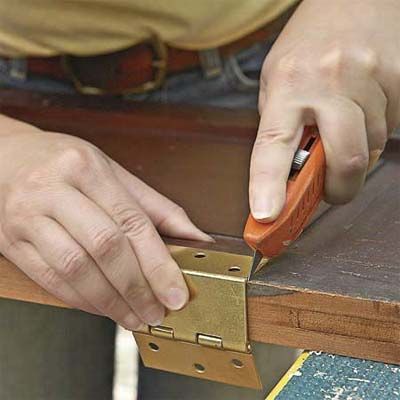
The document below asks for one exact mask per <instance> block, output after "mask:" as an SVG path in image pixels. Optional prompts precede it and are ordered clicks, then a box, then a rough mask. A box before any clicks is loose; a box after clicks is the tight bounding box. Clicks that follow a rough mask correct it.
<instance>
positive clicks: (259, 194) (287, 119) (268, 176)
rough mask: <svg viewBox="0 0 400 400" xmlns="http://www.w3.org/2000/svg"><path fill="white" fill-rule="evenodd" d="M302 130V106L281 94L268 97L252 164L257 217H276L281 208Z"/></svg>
mask: <svg viewBox="0 0 400 400" xmlns="http://www.w3.org/2000/svg"><path fill="white" fill-rule="evenodd" d="M302 131H303V112H302V109H301V108H300V107H298V106H296V105H295V104H293V105H291V104H290V103H289V101H287V99H284V98H281V97H280V96H279V95H276V96H275V95H274V96H273V97H272V96H271V97H270V98H269V99H267V100H266V101H265V103H264V108H263V110H262V114H261V120H260V125H259V129H258V134H257V139H256V141H255V143H254V147H253V153H252V156H251V164H250V186H249V197H250V209H251V213H252V215H253V217H254V218H255V219H256V220H258V221H261V222H269V221H273V220H275V219H276V218H277V217H278V215H279V213H280V212H281V210H282V208H283V206H284V204H285V199H286V183H287V179H288V176H289V172H290V168H291V164H292V160H293V156H294V153H295V151H296V149H297V147H298V145H299V142H300V139H301V134H302Z"/></svg>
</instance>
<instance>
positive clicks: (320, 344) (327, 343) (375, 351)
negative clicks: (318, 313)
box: [253, 325, 400, 365]
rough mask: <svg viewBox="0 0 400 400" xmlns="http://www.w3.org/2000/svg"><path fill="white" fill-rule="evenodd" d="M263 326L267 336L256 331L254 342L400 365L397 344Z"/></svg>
mask: <svg viewBox="0 0 400 400" xmlns="http://www.w3.org/2000/svg"><path fill="white" fill-rule="evenodd" d="M263 329H264V331H265V332H268V337H265V335H260V334H259V333H258V334H253V340H254V341H259V342H263V343H271V344H276V345H280V346H287V347H294V348H306V349H309V350H310V351H311V350H312V351H323V352H326V353H333V354H338V355H342V356H347V357H354V358H361V359H367V360H372V361H378V362H384V363H389V364H396V365H400V345H398V344H394V343H388V342H379V341H374V340H366V339H364V340H360V339H359V338H351V337H347V336H341V335H331V334H328V333H320V332H313V331H307V330H303V329H296V328H287V327H281V326H273V325H265V326H263Z"/></svg>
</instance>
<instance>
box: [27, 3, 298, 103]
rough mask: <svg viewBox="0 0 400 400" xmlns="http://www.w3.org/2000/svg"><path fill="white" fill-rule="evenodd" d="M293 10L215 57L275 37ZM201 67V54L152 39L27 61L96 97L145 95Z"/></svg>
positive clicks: (39, 72) (39, 71) (30, 68)
mask: <svg viewBox="0 0 400 400" xmlns="http://www.w3.org/2000/svg"><path fill="white" fill-rule="evenodd" d="M293 11H294V7H291V8H290V9H289V10H287V11H286V12H285V13H284V14H282V15H281V16H280V17H278V18H277V19H275V20H274V21H272V22H270V23H269V24H267V25H266V26H264V27H262V28H261V29H258V30H257V31H255V32H253V33H251V34H249V35H247V36H245V37H243V38H240V39H239V40H236V41H234V42H231V43H229V44H226V45H224V46H221V47H219V48H218V49H217V51H218V53H219V56H220V57H222V58H227V57H229V56H231V55H233V54H235V53H237V52H239V51H240V50H243V49H245V48H248V47H250V46H251V45H252V44H255V43H257V42H265V41H266V40H267V39H271V38H273V37H275V36H276V35H277V34H278V33H279V32H280V31H281V30H282V28H283V27H284V25H285V24H286V22H287V20H288V19H289V18H290V16H291V14H292V13H293ZM201 65H202V59H201V52H199V51H191V50H182V49H177V48H174V47H170V46H168V45H166V44H165V43H163V42H162V41H160V40H159V39H158V38H156V37H152V38H150V39H149V40H146V41H144V42H141V43H139V44H137V45H135V46H132V47H130V48H128V49H125V50H121V51H117V52H113V53H109V54H103V55H96V56H85V57H77V56H57V57H47V58H39V57H30V58H28V59H27V71H28V73H29V74H34V75H41V76H46V77H50V78H53V79H57V80H64V81H65V80H66V81H71V82H72V83H73V84H74V85H75V88H76V89H77V91H78V92H80V93H83V94H96V95H105V94H111V95H116V94H128V93H146V92H149V91H151V90H155V89H158V88H160V87H161V86H162V84H163V83H164V81H165V78H166V77H167V76H169V75H171V74H175V73H179V72H182V71H185V70H189V69H193V68H198V67H199V66H201Z"/></svg>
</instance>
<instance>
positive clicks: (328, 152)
mask: <svg viewBox="0 0 400 400" xmlns="http://www.w3.org/2000/svg"><path fill="white" fill-rule="evenodd" d="M315 114H316V121H317V124H318V127H319V131H320V134H321V139H322V142H323V145H324V150H325V157H326V165H327V167H326V177H325V197H326V200H327V201H328V202H329V203H333V204H342V203H346V202H348V201H350V200H351V199H352V198H353V197H354V196H355V195H356V194H357V192H358V191H359V190H360V188H361V187H362V185H363V183H364V180H365V176H366V172H367V167H368V162H369V150H368V139H367V132H366V126H365V115H364V112H363V110H362V109H361V108H360V107H359V106H358V105H356V104H355V103H354V102H352V101H350V100H348V99H345V98H339V99H337V98H333V97H332V98H331V99H330V100H325V101H324V102H321V103H320V104H319V105H318V106H316V107H315Z"/></svg>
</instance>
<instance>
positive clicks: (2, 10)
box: [0, 0, 296, 56]
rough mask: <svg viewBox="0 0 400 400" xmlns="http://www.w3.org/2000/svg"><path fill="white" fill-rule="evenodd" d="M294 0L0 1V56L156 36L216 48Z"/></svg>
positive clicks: (111, 45)
mask: <svg viewBox="0 0 400 400" xmlns="http://www.w3.org/2000/svg"><path fill="white" fill-rule="evenodd" d="M294 3H296V0H0V54H2V55H8V56H25V55H36V56H50V55H55V54H75V55H90V54H101V53H107V52H111V51H115V50H119V49H123V48H126V47H129V46H131V45H133V44H135V43H137V42H140V41H141V40H143V39H145V38H148V37H149V36H151V35H152V34H156V35H158V36H159V37H160V38H161V39H162V40H163V41H165V42H166V43H168V44H170V45H172V46H175V47H179V48H184V49H203V48H209V47H217V46H219V45H222V44H225V43H228V42H230V41H233V40H235V39H238V38H240V37H242V36H245V35H246V34H248V33H250V32H252V31H254V30H256V29H257V28H259V27H261V26H263V25H264V24H266V23H268V22H269V21H271V20H273V19H275V18H276V17H277V16H279V15H280V14H281V13H283V12H284V11H285V10H286V9H287V8H289V7H290V6H291V5H293V4H294Z"/></svg>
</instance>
